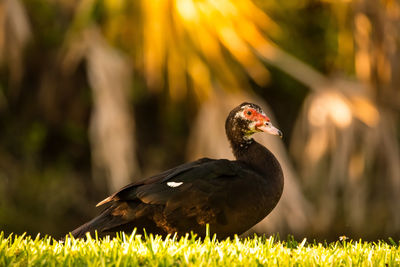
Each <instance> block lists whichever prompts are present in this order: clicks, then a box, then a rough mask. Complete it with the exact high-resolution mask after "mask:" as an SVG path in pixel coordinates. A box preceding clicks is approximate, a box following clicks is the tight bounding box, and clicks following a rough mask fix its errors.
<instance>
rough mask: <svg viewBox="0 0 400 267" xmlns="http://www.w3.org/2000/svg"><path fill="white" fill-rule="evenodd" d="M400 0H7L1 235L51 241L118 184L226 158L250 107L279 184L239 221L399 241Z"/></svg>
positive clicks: (0, 89)
mask: <svg viewBox="0 0 400 267" xmlns="http://www.w3.org/2000/svg"><path fill="white" fill-rule="evenodd" d="M399 74H400V4H399V2H398V1H391V0H386V1H384V0H380V1H368V0H357V1H352V0H341V1H336V0H324V1H319V0H293V1H278V0H268V1H255V0H254V1H252V0H242V1H234V0H221V1H211V0H203V1H200V0H199V1H196V0H166V1H157V0H139V1H130V0H117V1H115V0H80V1H79V0H74V1H68V0H62V1H52V0H2V1H1V2H0V231H4V232H5V233H6V234H10V233H12V232H14V233H23V232H27V233H28V234H32V235H36V234H37V233H39V232H40V233H42V235H44V234H50V235H53V236H55V237H60V236H62V235H64V234H65V233H67V232H68V231H70V230H72V229H73V228H75V227H76V226H78V225H80V224H82V223H83V222H85V221H86V220H88V219H90V218H91V217H93V216H94V215H96V214H98V213H99V212H100V210H96V209H95V208H94V206H95V204H96V203H97V202H98V201H100V200H102V199H103V198H105V197H106V196H107V195H108V194H110V193H112V192H113V191H115V190H116V189H118V188H119V187H121V186H123V185H125V184H127V183H129V182H131V181H134V180H136V179H140V178H142V177H147V176H149V175H152V174H155V173H157V172H160V171H162V170H164V169H167V168H170V167H173V166H175V165H178V164H181V163H183V162H185V161H188V160H193V159H196V158H199V157H204V156H207V157H217V158H232V155H231V154H230V148H229V146H228V143H227V141H226V139H225V133H224V120H225V118H226V116H227V114H228V112H229V110H230V109H232V108H233V107H234V106H236V105H238V104H240V103H241V102H244V101H252V102H255V103H257V104H260V105H261V106H263V107H264V109H265V110H267V113H268V115H269V116H270V117H271V118H272V120H273V122H274V124H276V125H278V126H279V128H280V129H281V130H282V131H283V133H284V139H283V140H280V139H279V138H276V137H271V136H266V135H261V134H260V135H258V136H257V137H256V138H257V139H258V140H259V141H260V142H262V143H263V144H264V145H266V146H267V147H268V148H270V149H271V150H272V151H273V152H274V154H275V155H276V156H277V158H278V159H279V161H280V162H281V165H282V167H283V169H284V173H285V178H286V181H285V191H284V195H283V197H282V200H281V202H280V203H279V204H278V206H277V208H276V209H275V210H274V211H273V212H272V213H271V215H270V216H269V217H268V218H267V219H265V220H264V221H262V222H261V223H260V224H258V225H256V226H255V227H254V228H253V229H251V230H250V231H249V233H251V232H258V233H266V234H268V235H270V234H274V233H277V232H279V234H280V236H286V235H287V234H293V235H295V236H296V237H304V236H307V237H310V238H319V239H323V238H327V239H337V238H338V237H339V236H342V235H346V236H348V237H351V238H359V237H363V238H366V239H377V238H387V237H389V236H391V237H393V238H397V239H398V238H400V212H399V208H400V150H399V149H400V147H399V142H400V131H399V127H400V120H399V110H400V89H399V88H400V75H399Z"/></svg>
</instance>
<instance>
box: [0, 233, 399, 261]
mask: <svg viewBox="0 0 400 267" xmlns="http://www.w3.org/2000/svg"><path fill="white" fill-rule="evenodd" d="M389 243H390V244H388V243H386V242H383V241H378V242H373V243H370V242H364V241H361V240H360V241H337V242H333V243H330V244H327V243H325V244H322V243H316V242H315V243H308V242H307V241H306V239H304V240H303V241H302V242H296V241H295V240H293V238H289V240H287V241H277V240H276V239H275V238H274V237H270V238H263V237H256V236H255V237H252V238H246V239H239V238H234V239H231V240H229V239H228V240H224V241H217V240H215V238H214V239H210V238H206V239H205V240H203V241H201V240H199V239H196V238H194V237H192V236H189V235H187V236H186V237H184V238H179V239H177V238H174V237H167V238H165V239H162V238H161V237H158V236H156V237H154V236H152V235H150V236H148V237H144V238H141V237H140V236H139V235H125V234H121V235H119V236H118V237H117V238H114V239H110V238H104V239H95V238H88V240H86V241H84V240H77V239H72V238H68V239H67V240H66V241H65V243H61V242H58V241H56V240H54V239H52V238H50V237H43V238H41V237H39V236H37V237H36V238H31V237H30V236H25V235H21V236H16V235H11V236H8V237H6V236H5V235H4V233H1V234H0V266H96V267H97V266H136V265H144V266H170V265H190V266H193V265H196V266H197V265H200V266H221V265H225V266H237V265H241V266H260V265H280V266H282V265H283V266H290V265H302V266H303V265H304V266H350V265H356V266H385V265H386V266H400V249H399V244H396V243H395V242H394V241H393V240H392V239H390V240H389Z"/></svg>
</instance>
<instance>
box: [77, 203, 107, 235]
mask: <svg viewBox="0 0 400 267" xmlns="http://www.w3.org/2000/svg"><path fill="white" fill-rule="evenodd" d="M113 219H114V218H113V216H112V215H111V214H110V209H109V208H108V209H106V210H104V211H103V212H102V213H101V214H100V215H99V216H97V217H95V218H93V219H92V220H91V221H89V222H87V223H85V224H83V225H81V226H79V227H78V228H76V229H75V230H73V231H72V232H71V235H72V236H73V237H74V238H83V237H85V236H86V233H89V234H90V235H91V236H94V235H95V232H96V231H97V232H98V235H99V236H101V234H102V232H103V231H104V230H105V229H106V226H110V223H111V222H112V221H113ZM107 228H108V227H107Z"/></svg>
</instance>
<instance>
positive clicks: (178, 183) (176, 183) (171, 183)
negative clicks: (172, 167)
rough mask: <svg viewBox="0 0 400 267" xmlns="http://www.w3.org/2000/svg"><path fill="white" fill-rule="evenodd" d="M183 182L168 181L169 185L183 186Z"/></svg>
mask: <svg viewBox="0 0 400 267" xmlns="http://www.w3.org/2000/svg"><path fill="white" fill-rule="evenodd" d="M182 184H183V182H168V183H167V185H168V186H169V187H178V186H181V185H182Z"/></svg>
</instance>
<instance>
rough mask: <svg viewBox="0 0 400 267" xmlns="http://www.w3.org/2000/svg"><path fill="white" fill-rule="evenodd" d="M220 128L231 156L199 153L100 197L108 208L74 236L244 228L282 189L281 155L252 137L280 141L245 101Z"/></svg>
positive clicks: (223, 234)
mask: <svg viewBox="0 0 400 267" xmlns="http://www.w3.org/2000/svg"><path fill="white" fill-rule="evenodd" d="M225 131H226V136H227V138H228V140H229V143H230V145H231V148H232V152H233V155H234V156H235V158H236V160H227V159H210V158H201V159H198V160H196V161H193V162H189V163H185V164H182V165H179V166H177V167H175V168H172V169H169V170H166V171H164V172H161V173H159V174H157V175H154V176H152V177H149V178H147V179H142V180H139V181H136V182H133V183H131V184H128V185H127V186H125V187H123V188H121V189H120V190H119V191H117V192H115V193H114V194H112V195H111V196H109V197H107V198H106V199H104V200H102V201H101V202H99V203H98V204H97V205H96V206H97V207H98V206H103V205H105V206H106V207H105V209H104V210H103V211H102V212H101V213H100V214H99V215H98V216H97V217H95V218H93V219H92V220H90V221H89V222H87V223H85V224H83V225H82V226H80V227H78V228H76V229H75V230H73V231H72V232H71V235H72V236H73V237H75V238H84V237H85V236H86V235H87V233H89V234H91V235H94V234H95V233H96V234H97V235H98V236H106V235H115V234H116V233H118V232H132V231H133V230H134V229H136V230H137V232H136V233H142V234H143V233H152V234H155V235H161V236H167V235H168V234H171V235H173V234H177V235H178V236H184V235H186V234H187V233H194V234H196V235H198V236H199V237H205V236H206V235H207V234H211V235H214V234H216V236H217V238H218V239H225V238H228V237H234V236H235V235H241V234H242V233H244V232H245V231H247V230H249V229H250V228H251V227H252V226H254V225H255V224H257V223H258V222H260V221H261V220H262V219H263V218H265V217H266V216H267V215H268V214H269V213H270V212H271V211H272V210H273V209H274V208H275V206H276V205H277V203H278V202H279V199H280V198H281V195H282V192H283V187H284V177H283V173H282V168H281V166H280V164H279V162H278V160H277V159H276V158H275V156H274V155H273V154H272V153H271V152H270V151H269V150H268V149H267V148H266V147H264V146H263V145H261V144H259V143H258V142H257V141H255V140H254V139H253V138H252V135H253V134H255V133H257V132H266V133H269V134H272V135H277V136H279V137H281V138H282V132H281V131H280V130H279V129H278V128H276V127H274V126H273V125H272V123H271V121H270V119H269V117H267V115H265V113H264V112H263V110H262V109H261V108H260V107H259V106H258V105H256V104H253V103H248V102H244V103H242V104H240V105H239V106H237V107H235V108H234V109H233V110H232V111H231V112H230V113H229V115H228V117H227V119H226V123H225ZM206 228H208V230H206ZM207 231H208V233H207Z"/></svg>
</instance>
